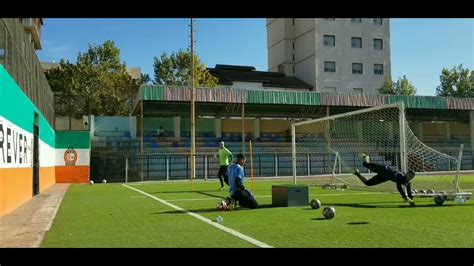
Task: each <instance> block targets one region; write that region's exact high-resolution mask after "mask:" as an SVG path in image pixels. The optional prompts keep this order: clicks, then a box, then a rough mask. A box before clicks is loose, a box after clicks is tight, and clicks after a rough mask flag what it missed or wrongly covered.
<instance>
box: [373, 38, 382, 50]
mask: <svg viewBox="0 0 474 266" xmlns="http://www.w3.org/2000/svg"><path fill="white" fill-rule="evenodd" d="M382 49H383V41H382V39H374V50H382Z"/></svg>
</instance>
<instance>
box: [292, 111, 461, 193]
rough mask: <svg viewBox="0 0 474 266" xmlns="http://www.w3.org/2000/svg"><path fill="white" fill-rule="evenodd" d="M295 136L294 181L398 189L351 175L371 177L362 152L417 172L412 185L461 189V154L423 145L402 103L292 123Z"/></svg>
mask: <svg viewBox="0 0 474 266" xmlns="http://www.w3.org/2000/svg"><path fill="white" fill-rule="evenodd" d="M292 135H293V139H292V152H293V157H292V159H293V177H294V181H295V183H296V180H297V179H298V180H299V182H300V183H303V182H307V183H308V182H309V183H315V184H320V185H326V186H328V185H329V186H333V187H338V186H341V187H346V186H349V187H351V188H363V189H366V190H378V191H380V190H382V191H396V189H395V184H394V183H393V182H390V181H388V182H385V183H383V184H380V185H377V186H374V187H365V186H364V185H363V184H362V183H361V181H360V180H359V179H358V178H357V177H356V176H354V175H353V174H352V173H353V172H354V170H355V169H359V171H360V173H361V174H362V175H364V176H366V177H367V178H370V177H371V176H372V175H373V174H374V173H370V170H368V169H367V168H365V167H364V166H363V165H362V162H363V159H362V158H361V157H360V156H359V155H360V154H361V153H365V154H367V155H369V157H370V161H371V162H374V163H381V164H384V165H390V166H393V167H395V168H397V169H399V170H401V171H402V172H404V173H405V172H406V171H407V170H413V171H415V172H416V173H417V176H416V177H415V179H413V181H412V188H413V189H416V190H418V191H419V190H424V191H427V190H430V191H431V190H434V191H438V192H441V191H445V192H447V191H449V192H452V193H455V192H460V191H459V185H458V183H457V174H456V171H457V173H459V167H458V166H459V164H458V161H460V160H459V158H455V157H452V156H449V155H447V154H444V153H441V152H439V151H436V150H434V149H432V148H430V147H428V146H426V145H425V144H423V142H421V141H420V140H419V139H418V138H417V137H416V136H415V134H414V133H413V132H412V131H411V130H410V128H409V126H408V123H407V121H406V119H405V110H404V105H403V103H396V104H390V105H384V106H377V107H373V108H367V109H362V110H358V111H353V112H348V113H343V114H338V115H333V116H328V117H324V118H320V119H314V120H309V121H303V122H298V123H294V124H293V125H292ZM445 171H446V173H444V176H442V175H443V173H442V172H445ZM421 173H423V174H421ZM428 173H435V174H436V175H430V174H428ZM302 177H310V178H302ZM430 193H432V192H430Z"/></svg>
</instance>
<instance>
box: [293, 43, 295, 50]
mask: <svg viewBox="0 0 474 266" xmlns="http://www.w3.org/2000/svg"><path fill="white" fill-rule="evenodd" d="M293 50H295V42H293Z"/></svg>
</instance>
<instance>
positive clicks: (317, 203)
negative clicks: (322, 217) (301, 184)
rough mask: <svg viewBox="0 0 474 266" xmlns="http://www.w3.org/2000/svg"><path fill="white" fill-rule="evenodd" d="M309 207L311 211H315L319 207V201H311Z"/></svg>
mask: <svg viewBox="0 0 474 266" xmlns="http://www.w3.org/2000/svg"><path fill="white" fill-rule="evenodd" d="M309 205H310V206H311V209H315V210H317V209H319V208H320V207H321V201H319V200H318V199H313V200H311V202H310V203H309Z"/></svg>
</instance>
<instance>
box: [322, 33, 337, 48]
mask: <svg viewBox="0 0 474 266" xmlns="http://www.w3.org/2000/svg"><path fill="white" fill-rule="evenodd" d="M324 46H336V36H334V35H324Z"/></svg>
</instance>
